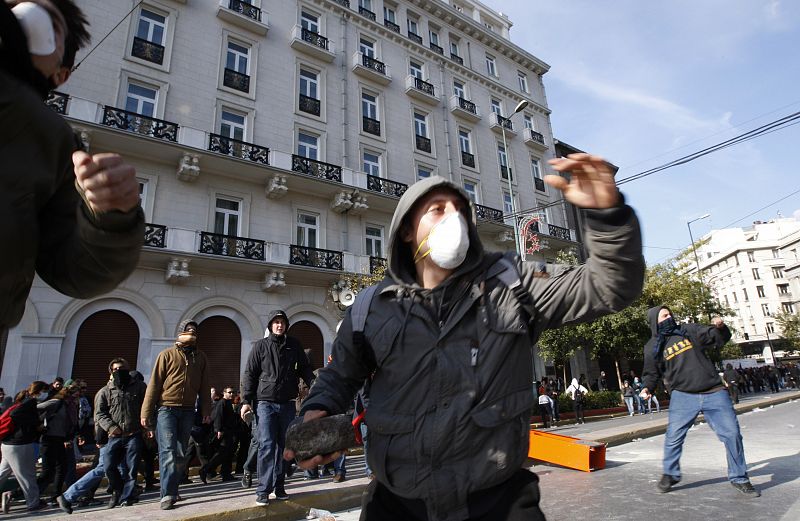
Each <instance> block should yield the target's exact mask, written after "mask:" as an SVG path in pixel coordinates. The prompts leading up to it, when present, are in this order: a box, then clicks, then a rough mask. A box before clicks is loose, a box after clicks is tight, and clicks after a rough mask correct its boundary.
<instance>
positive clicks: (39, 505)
mask: <svg viewBox="0 0 800 521" xmlns="http://www.w3.org/2000/svg"><path fill="white" fill-rule="evenodd" d="M45 508H47V503H45V502H44V501H39V502H38V503H37V504H36V506H34V507H30V508H29V509H27V510H26V512H38V511H39V510H44V509H45Z"/></svg>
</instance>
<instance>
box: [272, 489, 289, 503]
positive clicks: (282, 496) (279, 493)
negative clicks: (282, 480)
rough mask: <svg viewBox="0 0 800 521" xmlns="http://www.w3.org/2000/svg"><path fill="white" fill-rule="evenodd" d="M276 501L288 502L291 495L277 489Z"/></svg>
mask: <svg viewBox="0 0 800 521" xmlns="http://www.w3.org/2000/svg"><path fill="white" fill-rule="evenodd" d="M275 499H279V500H281V501H286V500H287V499H289V494H287V493H286V490H284V489H282V488H276V489H275Z"/></svg>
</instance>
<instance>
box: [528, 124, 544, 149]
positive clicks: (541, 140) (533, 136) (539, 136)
mask: <svg viewBox="0 0 800 521" xmlns="http://www.w3.org/2000/svg"><path fill="white" fill-rule="evenodd" d="M528 130H529V133H530V135H531V141H536V142H537V143H540V144H542V145H544V136H543V135H542V134H540V133H539V132H536V131H535V130H533V129H530V128H529V129H528Z"/></svg>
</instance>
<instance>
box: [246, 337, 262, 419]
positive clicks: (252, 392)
mask: <svg viewBox="0 0 800 521" xmlns="http://www.w3.org/2000/svg"><path fill="white" fill-rule="evenodd" d="M263 343H264V342H263V340H259V341H258V342H256V343H255V344H253V348H252V349H251V350H250V354H249V355H248V356H247V364H245V366H244V373H242V403H243V404H249V405H252V404H253V403H255V401H256V393H258V379H259V378H260V377H261V357H260V356H259V352H260V351H261V348H262V345H263Z"/></svg>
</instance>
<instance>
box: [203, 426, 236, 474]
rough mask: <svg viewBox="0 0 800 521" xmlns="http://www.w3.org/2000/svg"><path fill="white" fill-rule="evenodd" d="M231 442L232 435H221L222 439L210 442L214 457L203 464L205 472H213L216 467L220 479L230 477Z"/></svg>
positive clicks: (232, 439)
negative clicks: (218, 467) (218, 468)
mask: <svg viewBox="0 0 800 521" xmlns="http://www.w3.org/2000/svg"><path fill="white" fill-rule="evenodd" d="M233 441H234V436H233V434H232V433H227V432H226V433H223V434H222V438H219V439H217V440H215V441H212V442H211V444H210V445H211V448H212V449H213V450H214V455H213V456H211V458H210V459H209V460H208V462H207V463H206V464H205V470H206V471H207V472H211V471H215V470H216V468H217V466H220V470H219V473H220V474H221V475H222V477H230V475H231V463H232V461H231V460H232V459H233Z"/></svg>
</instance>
